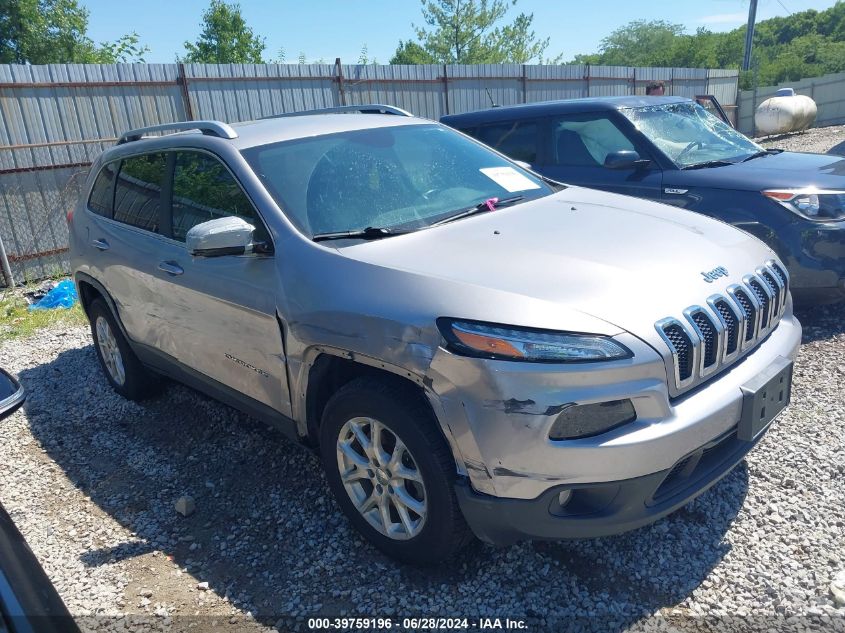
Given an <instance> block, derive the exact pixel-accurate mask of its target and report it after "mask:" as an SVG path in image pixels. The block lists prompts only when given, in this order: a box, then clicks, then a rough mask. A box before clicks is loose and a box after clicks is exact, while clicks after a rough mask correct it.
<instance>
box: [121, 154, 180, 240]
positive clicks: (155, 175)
mask: <svg viewBox="0 0 845 633" xmlns="http://www.w3.org/2000/svg"><path fill="white" fill-rule="evenodd" d="M166 172H167V157H166V155H165V154H163V153H156V154H145V155H143V156H134V157H132V158H127V159H125V160H124V161H123V162H122V163H121V165H120V172H119V174H118V176H117V184H116V186H115V194H114V219H115V220H117V221H118V222H123V223H124V224H129V225H132V226H137V227H138V228H141V229H145V230H147V231H153V232H156V233H157V232H158V230H159V212H160V210H161V189H162V183H163V182H164V178H165V174H166Z"/></svg>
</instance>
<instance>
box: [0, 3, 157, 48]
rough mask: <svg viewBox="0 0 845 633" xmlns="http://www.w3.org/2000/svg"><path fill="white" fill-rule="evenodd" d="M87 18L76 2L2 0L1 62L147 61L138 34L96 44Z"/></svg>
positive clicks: (0, 24)
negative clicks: (90, 32)
mask: <svg viewBox="0 0 845 633" xmlns="http://www.w3.org/2000/svg"><path fill="white" fill-rule="evenodd" d="M88 15H89V14H88V11H87V10H86V9H85V8H84V7H81V6H79V3H78V2H77V0H0V63H4V64H62V63H83V64H86V63H88V64H97V63H99V64H113V63H116V62H129V61H140V62H143V61H144V59H143V55H144V54H145V53H147V52H148V51H149V48H147V47H146V46H141V45H140V44H139V39H138V35H137V33H129V34H127V35H124V36H123V37H121V38H120V39H118V40H117V41H115V42H103V43H101V44H99V45H97V44H95V43H94V42H93V41H92V40H91V39H90V38H89V37H88V35H87V32H88Z"/></svg>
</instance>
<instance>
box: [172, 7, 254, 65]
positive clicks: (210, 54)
mask: <svg viewBox="0 0 845 633" xmlns="http://www.w3.org/2000/svg"><path fill="white" fill-rule="evenodd" d="M202 24H203V29H202V33H200V36H199V38H198V39H197V41H196V42H194V43H191V42H185V50H186V51H187V52H186V54H185V56H184V57H183V58H182V61H186V62H198V63H204V64H262V63H264V59H263V58H262V53H263V52H264V49H265V48H267V44H266V43H265V40H264V38H263V37H260V36H258V35H255V33H253V31H252V29H251V28H250V27H248V26H247V25H246V22H245V21H244V19H243V16H242V15H241V7H240V5H239V4H228V3H226V2H225V1H224V0H211V4H210V5H209V7H208V9H206V11H205V13H203V15H202Z"/></svg>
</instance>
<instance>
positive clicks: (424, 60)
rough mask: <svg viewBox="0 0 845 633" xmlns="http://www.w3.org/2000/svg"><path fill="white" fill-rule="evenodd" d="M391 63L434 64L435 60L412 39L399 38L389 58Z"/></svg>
mask: <svg viewBox="0 0 845 633" xmlns="http://www.w3.org/2000/svg"><path fill="white" fill-rule="evenodd" d="M390 63H391V64H436V63H437V60H435V59H434V57H433V56H432V55H431V54H430V53H429V52H428V51H427V50H425V49H424V48H423V47H422V46H420V45H419V44H417V43H416V42H414V41H412V40H408V41H407V42H403V41H402V40H399V46H397V47H396V52H395V53H394V54H393V57H391V58H390Z"/></svg>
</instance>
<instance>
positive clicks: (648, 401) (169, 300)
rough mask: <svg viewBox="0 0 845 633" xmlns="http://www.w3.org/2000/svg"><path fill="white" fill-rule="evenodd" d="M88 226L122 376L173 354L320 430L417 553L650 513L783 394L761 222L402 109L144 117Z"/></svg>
mask: <svg viewBox="0 0 845 633" xmlns="http://www.w3.org/2000/svg"><path fill="white" fill-rule="evenodd" d="M349 110H354V112H350V111H349ZM170 132H177V133H170ZM154 134H158V136H153V135H154ZM69 223H70V236H71V238H70V240H71V241H70V243H71V254H72V266H73V274H74V279H75V281H76V284H77V286H78V290H79V295H80V297H81V298H82V302H83V305H84V308H85V311H86V313H87V315H88V318H89V320H90V322H91V329H92V334H93V338H94V342H95V349H96V351H97V354H98V356H99V359H100V362H101V364H102V367H103V370H104V373H105V375H106V378H107V379H108V381H109V382H110V383H111V385H112V386H113V388H114V389H115V390H116V391H117V392H118V393H120V394H122V395H123V396H125V397H127V398H132V399H139V398H142V397H144V396H146V395H148V394H150V393H151V392H152V391H153V390H154V389H155V388H156V386H157V385H158V384H159V381H160V376H167V377H170V378H173V379H175V380H177V381H181V382H184V383H186V384H188V385H191V386H192V387H195V388H197V389H200V390H202V391H204V392H206V393H208V394H211V395H212V396H214V397H215V398H218V399H220V400H222V401H223V402H226V403H228V404H230V405H232V406H234V407H237V408H238V409H240V410H242V411H245V412H247V413H249V414H251V415H253V416H255V417H257V418H260V419H262V420H265V421H267V422H268V423H271V424H273V425H274V426H276V427H278V428H280V429H282V430H283V431H284V432H285V433H287V434H288V435H289V436H291V437H292V438H294V439H295V440H296V441H298V442H302V443H305V444H307V445H309V446H311V447H313V448H314V449H316V450H317V451H318V452H319V454H320V455H321V457H322V461H323V466H324V468H325V471H326V475H327V478H328V482H329V485H330V486H331V488H332V491H333V492H334V495H335V497H336V499H337V502H338V504H339V506H340V507H341V508H342V509H343V511H344V512H345V513H346V515H347V516H348V517H349V520H350V521H351V522H352V523H353V524H354V525H355V527H356V528H357V529H358V530H360V532H361V533H362V534H363V535H364V536H365V537H366V538H367V539H369V540H370V541H371V542H372V543H373V544H375V545H376V546H377V547H379V548H380V549H382V550H383V551H385V552H387V553H388V554H389V555H391V556H394V557H396V558H398V559H401V560H404V561H410V562H433V561H437V560H441V559H443V558H445V557H448V556H449V555H451V554H452V553H453V552H455V551H456V550H457V549H458V548H460V547H461V545H462V544H464V543H465V542H466V541H467V540H468V539H469V538H471V536H472V534H475V535H476V536H477V537H479V538H481V539H483V540H485V541H488V542H492V543H497V544H507V543H511V542H514V541H516V540H519V539H526V538H527V539H560V538H572V537H575V538H581V537H592V536H599V535H606V534H612V533H618V532H622V531H625V530H630V529H633V528H636V527H638V526H641V525H644V524H647V523H649V522H652V521H654V520H656V519H658V518H659V517H662V516H664V515H666V514H668V513H670V512H672V511H673V510H675V509H677V508H678V507H680V506H682V505H684V504H685V503H687V502H688V501H689V500H690V499H692V498H693V497H695V496H696V495H698V494H700V493H701V492H702V491H704V490H706V489H707V488H708V487H710V486H712V485H713V484H714V483H715V482H716V481H718V480H719V479H720V478H721V477H723V476H724V475H725V474H726V473H728V472H729V471H730V470H731V468H733V467H734V466H735V465H736V464H737V463H738V462H739V461H741V460H742V458H743V456H744V455H745V454H746V453H747V452H748V451H749V450H750V449H751V448H752V447H753V446H754V445H755V444H756V443H757V442H758V441H759V440H760V438H761V436H762V435H763V434H764V433H765V431H766V430H767V429H768V428H769V426H770V423H771V421H772V420H773V418H774V417H775V416H776V415H777V414H778V413H779V412H780V411H781V410H782V409H783V408H784V406H786V404H787V403H788V401H789V394H790V384H791V377H792V361H793V359H794V357H795V355H796V352H797V349H798V344H799V340H800V335H801V327H800V325H799V324H798V322H797V321H796V320H795V318H794V317H793V315H792V301H791V298H790V293H789V279H788V275H787V272H786V268H785V267H784V265H783V264H782V263H781V262H780V261H778V259H777V257H776V256H775V254H774V253H773V252H772V251H771V250H770V249H769V248H768V247H766V246H765V245H764V244H763V243H762V242H759V241H757V240H756V239H754V238H753V237H751V236H749V235H748V234H746V233H744V232H742V231H739V230H737V229H734V228H732V227H731V226H728V225H726V224H723V223H721V222H718V221H714V220H712V219H709V218H706V217H704V216H702V215H698V214H693V213H687V212H684V211H679V210H677V209H675V208H672V207H668V206H664V205H661V204H657V203H654V202H649V201H645V200H640V199H635V198H629V197H624V196H620V195H614V194H610V193H604V192H600V191H593V190H590V189H582V188H578V187H567V186H564V185H561V184H559V183H556V182H553V181H549V180H546V179H544V178H542V177H540V176H538V175H537V174H535V173H533V172H530V171H527V170H525V169H523V167H521V166H520V165H519V164H517V163H515V162H513V161H511V160H509V159H507V158H505V157H504V156H502V155H500V154H498V153H496V152H494V151H493V150H491V149H489V148H487V147H485V146H484V145H481V144H479V143H478V142H476V141H474V140H472V139H470V138H468V137H466V136H464V135H462V134H460V133H459V132H456V131H454V130H451V129H449V128H447V127H444V126H442V125H440V124H437V123H434V122H431V121H428V120H424V119H419V118H414V117H411V116H410V115H407V113H405V112H403V111H401V110H398V109H395V108H391V107H389V106H364V107H354V108H341V109H334V110H332V111H330V112H326V111H320V112H316V113H305V114H303V115H300V116H283V117H276V118H270V119H266V120H261V121H253V122H248V123H242V124H237V125H233V126H229V125H226V124H224V123H219V122H213V121H192V122H190V123H179V124H170V125H164V126H157V127H154V128H146V129H141V130H134V131H131V132H127V133H126V134H124V135H123V136H122V137H121V139H120V140H119V142H118V143H117V145H116V146H115V147H113V148H110V149H108V150H107V151H105V152H104V153H103V154H102V156H101V157H100V158H99V159H98V160H97V161H96V163H95V164H94V165H93V167H92V169H91V175H90V178H89V181H88V185H87V189H86V191H85V195H84V196H83V197H82V199H81V200H80V202H79V205H78V207H77V208H76V209H75V211H74V212H73V213H72V214H71V215H70V217H69Z"/></svg>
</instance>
